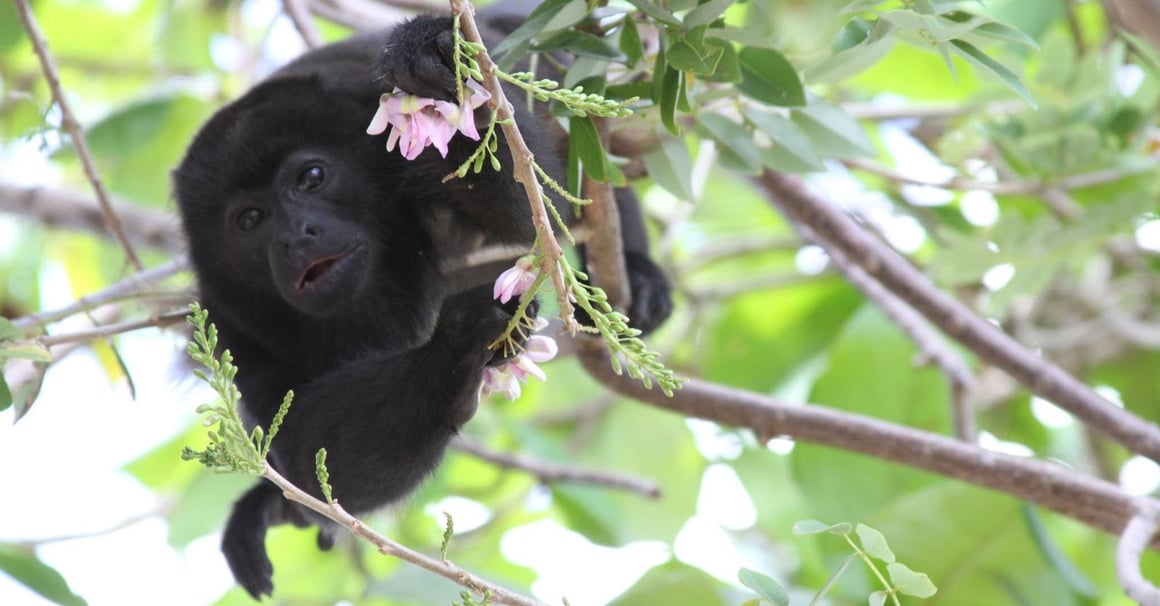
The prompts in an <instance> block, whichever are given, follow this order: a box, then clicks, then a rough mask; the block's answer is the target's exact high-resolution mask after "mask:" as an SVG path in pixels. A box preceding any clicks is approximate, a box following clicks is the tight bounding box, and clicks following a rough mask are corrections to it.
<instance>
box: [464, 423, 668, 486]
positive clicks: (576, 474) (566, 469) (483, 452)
mask: <svg viewBox="0 0 1160 606" xmlns="http://www.w3.org/2000/svg"><path fill="white" fill-rule="evenodd" d="M451 445H452V447H454V448H455V449H457V450H460V451H462V452H465V453H467V454H470V455H472V456H474V457H476V458H478V459H482V460H484V461H487V462H488V463H493V464H495V465H498V466H499V467H503V468H504V469H521V470H523V471H526V472H528V473H530V474H532V475H534V476H536V477H537V478H538V479H539V480H540V481H541V482H543V483H545V484H552V483H554V482H572V483H577V484H593V485H596V486H603V487H606V488H616V489H619V490H627V491H628V492H635V493H636V494H639V495H641V496H645V497H648V498H650V499H655V498H657V497H659V496H660V495H661V489H660V487H659V486H657V485H656V483H655V482H653V481H651V480H646V479H643V478H637V477H634V476H631V475H627V474H621V473H616V472H611V471H603V470H596V469H583V468H580V467H572V466H568V465H557V464H555V463H549V462H547V461H540V460H537V459H533V458H531V457H527V456H523V455H519V454H511V453H506V452H495V451H493V450H488V449H487V448H485V447H484V446H483V445H482V444H480V443H478V442H476V441H474V440H471V439H468V438H465V437H463V436H456V437H455V439H454V440H452V442H451Z"/></svg>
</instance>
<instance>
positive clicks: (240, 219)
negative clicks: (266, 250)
mask: <svg viewBox="0 0 1160 606" xmlns="http://www.w3.org/2000/svg"><path fill="white" fill-rule="evenodd" d="M265 218H266V213H264V212H262V211H261V210H258V209H257V208H247V209H246V210H243V211H242V212H240V213H238V216H237V217H235V218H234V223H235V224H237V226H238V229H240V230H242V231H251V230H253V229H254V228H255V227H257V226H258V224H259V223H261V222H262V219H265Z"/></svg>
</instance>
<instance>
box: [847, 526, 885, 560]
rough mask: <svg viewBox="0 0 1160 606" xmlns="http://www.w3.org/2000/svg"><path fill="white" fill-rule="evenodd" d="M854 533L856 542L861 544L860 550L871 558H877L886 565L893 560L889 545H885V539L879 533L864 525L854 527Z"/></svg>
mask: <svg viewBox="0 0 1160 606" xmlns="http://www.w3.org/2000/svg"><path fill="white" fill-rule="evenodd" d="M854 531H855V532H857V533H858V540H859V541H861V542H862V549H863V550H865V552H866V553H868V554H870V556H871V557H875V558H878V559H879V560H882V561H883V562H886V563H890V562H893V561H894V560H895V557H894V552H893V551H891V550H890V545H888V544H887V543H886V537H884V536H882V533H881V532H878V531H877V530H875V529H873V528H871V527H869V526H867V525H865V524H859V525H857V526H855V527H854Z"/></svg>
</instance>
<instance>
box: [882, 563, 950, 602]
mask: <svg viewBox="0 0 1160 606" xmlns="http://www.w3.org/2000/svg"><path fill="white" fill-rule="evenodd" d="M886 572H887V573H889V574H890V582H892V583H894V587H895V588H897V589H898V592H899V593H904V594H906V595H912V596H914V597H916V598H929V597H930V596H932V595H934V594H935V593H938V588H937V587H935V586H934V583H932V582H931V581H930V577H928V576H926V574H925V573H921V572H915V571H913V570H911V569H910V568H909V567H907V565H906V564H902V563H899V562H891V563H890V564H887V565H886Z"/></svg>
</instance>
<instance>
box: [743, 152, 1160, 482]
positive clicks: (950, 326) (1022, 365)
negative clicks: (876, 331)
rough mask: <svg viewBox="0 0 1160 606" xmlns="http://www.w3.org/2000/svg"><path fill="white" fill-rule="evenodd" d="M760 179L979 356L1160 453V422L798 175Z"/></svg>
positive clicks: (787, 210) (801, 218)
mask: <svg viewBox="0 0 1160 606" xmlns="http://www.w3.org/2000/svg"><path fill="white" fill-rule="evenodd" d="M757 182H758V184H759V185H761V186H762V187H763V188H764V189H765V190H766V192H767V193H768V194H769V198H770V202H771V203H773V204H775V205H776V206H777V207H778V208H780V209H781V212H782V213H783V214H785V215H786V216H787V217H788V218H790V219H791V220H793V221H795V222H798V223H801V224H804V225H808V226H809V227H810V228H811V229H813V230H814V233H816V234H818V236H820V237H822V238H823V239H825V240H826V241H827V242H829V243H831V244H832V245H833V246H834V247H835V248H836V249H839V250H841V251H842V252H843V253H844V254H845V255H846V256H847V257H848V258H849V259H851V260H852V261H854V262H855V263H857V264H858V265H859V267H861V268H862V269H863V270H864V271H865V272H866V273H867V274H869V275H870V276H872V277H873V278H874V279H875V280H877V281H878V282H880V283H881V284H882V285H883V286H885V287H886V288H888V289H889V290H890V291H891V292H893V293H894V294H895V295H897V296H898V297H899V298H901V299H902V300H904V301H906V302H907V303H908V304H909V305H910V306H911V307H913V308H914V309H915V311H917V312H919V313H920V314H922V315H923V316H924V317H925V318H926V319H927V320H929V321H930V322H931V323H932V324H934V325H935V326H938V327H939V328H940V329H941V330H942V331H943V332H945V333H946V334H947V335H949V336H950V337H952V338H954V339H955V340H957V341H958V342H959V343H961V344H963V346H965V347H967V348H968V349H970V350H971V351H973V352H975V354H976V355H978V356H979V357H980V358H981V359H983V360H986V361H987V362H990V363H991V364H994V365H995V366H998V367H1000V368H1002V369H1003V370H1005V371H1007V372H1008V373H1009V374H1011V376H1012V377H1014V378H1015V379H1016V380H1018V381H1019V382H1020V383H1022V384H1023V385H1025V386H1026V387H1027V388H1028V389H1030V390H1031V391H1032V392H1034V393H1036V394H1038V395H1040V396H1042V397H1043V398H1045V399H1047V400H1048V401H1050V402H1052V403H1054V404H1056V405H1057V406H1059V407H1061V408H1063V409H1065V410H1068V411H1069V412H1071V413H1072V414H1074V415H1076V416H1077V417H1079V418H1081V419H1083V420H1084V421H1086V422H1087V423H1089V424H1091V425H1092V426H1094V427H1095V428H1097V429H1099V430H1101V431H1103V432H1104V433H1106V434H1107V435H1109V436H1111V437H1112V438H1114V439H1116V440H1118V441H1119V442H1120V443H1121V444H1123V445H1124V446H1126V447H1127V448H1128V449H1129V450H1131V451H1132V452H1135V453H1138V454H1142V455H1144V456H1147V457H1149V458H1151V459H1152V460H1155V461H1160V428H1157V427H1156V425H1155V424H1153V423H1149V422H1147V421H1144V420H1143V419H1141V418H1139V417H1137V416H1136V415H1134V414H1132V413H1130V412H1128V411H1127V410H1125V409H1123V408H1120V407H1118V406H1116V405H1114V404H1112V403H1111V402H1109V401H1107V400H1106V399H1104V398H1102V397H1100V396H1099V395H1098V394H1097V393H1095V392H1094V391H1092V390H1091V388H1089V387H1088V386H1087V385H1085V384H1084V383H1082V382H1081V381H1079V380H1078V379H1076V378H1075V377H1073V376H1071V375H1070V374H1068V373H1067V372H1065V371H1064V370H1063V369H1061V368H1060V367H1059V366H1056V365H1055V364H1053V363H1052V362H1050V361H1048V360H1045V359H1044V358H1041V357H1039V356H1038V355H1036V354H1035V353H1033V352H1031V351H1029V350H1028V349H1026V348H1025V347H1023V346H1022V345H1020V344H1019V343H1018V342H1016V341H1015V340H1014V339H1013V338H1011V337H1010V336H1009V335H1007V334H1006V333H1004V332H1003V331H1002V330H1000V329H999V328H998V327H996V326H995V325H993V324H991V323H990V322H988V321H987V320H986V319H984V318H982V317H980V316H979V315H977V314H976V313H975V312H974V311H972V310H971V309H970V308H968V307H967V306H966V305H964V304H963V303H961V302H960V301H958V300H957V299H955V298H954V297H951V296H950V295H948V294H947V293H945V292H943V291H941V290H939V289H938V287H936V286H935V285H934V284H933V283H931V281H930V279H929V278H928V277H927V276H926V275H925V274H923V273H922V272H921V271H919V270H918V269H917V268H915V267H914V266H913V265H911V264H910V263H908V262H907V261H906V260H905V259H903V258H901V257H899V256H898V255H897V254H895V253H894V251H892V250H890V249H889V248H887V247H886V246H885V245H883V244H882V243H881V242H879V241H878V240H876V239H874V238H872V237H870V236H869V235H867V234H866V232H865V231H864V230H863V229H862V228H861V227H859V226H858V225H857V224H856V223H855V222H854V221H853V220H852V219H851V218H850V217H849V216H847V215H846V214H845V213H844V212H842V210H841V209H839V208H838V207H837V206H836V205H834V204H832V203H830V202H829V201H827V200H825V199H823V198H821V197H820V196H818V195H817V194H815V193H813V192H812V191H810V190H809V189H808V188H807V187H806V185H805V184H804V183H803V182H802V181H801V179H799V178H798V177H795V176H791V175H787V174H784V173H778V172H774V171H768V170H767V171H765V172H764V173H763V174H762V175H761V176H760V177H758V179H757Z"/></svg>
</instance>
